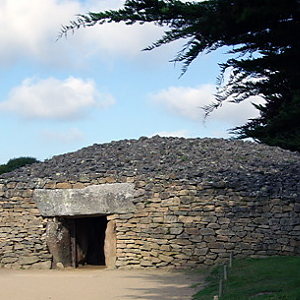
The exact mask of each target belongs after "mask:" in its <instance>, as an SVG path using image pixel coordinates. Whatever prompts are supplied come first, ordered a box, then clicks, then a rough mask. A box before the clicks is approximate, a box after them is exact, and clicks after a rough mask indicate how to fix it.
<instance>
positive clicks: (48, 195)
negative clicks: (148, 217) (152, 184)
mask: <svg viewBox="0 0 300 300" xmlns="http://www.w3.org/2000/svg"><path fill="white" fill-rule="evenodd" d="M133 195H134V186H133V184H130V183H112V184H102V185H91V186H88V187H86V188H83V189H56V190H43V189H36V190H35V191H34V193H33V199H34V201H35V202H36V204H37V206H38V209H39V210H40V212H41V214H42V215H43V216H45V217H55V216H80V215H99V214H104V215H108V214H114V213H126V212H130V211H133V210H134V205H133V203H132V200H133Z"/></svg>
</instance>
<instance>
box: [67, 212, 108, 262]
mask: <svg viewBox="0 0 300 300" xmlns="http://www.w3.org/2000/svg"><path fill="white" fill-rule="evenodd" d="M106 226H107V219H106V216H98V217H83V218H76V219H73V226H72V227H73V228H72V230H71V252H72V265H73V266H74V267H78V266H79V265H105V255H104V241H105V230H106Z"/></svg>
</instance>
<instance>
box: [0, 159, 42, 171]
mask: <svg viewBox="0 0 300 300" xmlns="http://www.w3.org/2000/svg"><path fill="white" fill-rule="evenodd" d="M35 162H38V160H37V159H36V158H33V157H19V158H12V159H10V160H9V161H8V163H7V164H4V165H0V174H3V173H8V172H11V171H13V170H15V169H18V168H21V167H23V166H25V165H29V164H33V163H35Z"/></svg>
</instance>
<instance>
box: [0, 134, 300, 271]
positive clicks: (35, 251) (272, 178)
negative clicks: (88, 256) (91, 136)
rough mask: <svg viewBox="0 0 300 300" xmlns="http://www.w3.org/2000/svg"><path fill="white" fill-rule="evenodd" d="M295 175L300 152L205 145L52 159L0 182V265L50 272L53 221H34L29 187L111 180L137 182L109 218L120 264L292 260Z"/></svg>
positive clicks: (134, 146) (154, 142) (149, 145)
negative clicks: (128, 203) (123, 207)
mask: <svg viewBox="0 0 300 300" xmlns="http://www.w3.org/2000/svg"><path fill="white" fill-rule="evenodd" d="M248 153H250V154H251V155H248ZM299 170H300V160H299V155H297V154H294V153H291V152H288V151H284V150H281V149H278V148H270V147H265V146H261V145H255V144H251V143H242V142H240V143H238V142H232V143H231V142H229V141H222V140H211V141H209V140H207V139H205V140H201V139H191V140H185V139H162V138H158V137H155V138H153V139H145V138H142V139H140V140H138V141H120V142H115V143H111V144H108V145H98V146H97V145H94V146H92V147H90V148H86V149H82V150H80V151H78V152H75V153H71V154H66V155H63V156H58V157H55V158H53V159H52V160H49V161H46V162H44V163H41V164H36V165H33V166H32V167H25V168H22V169H20V170H18V171H16V172H13V173H10V174H6V175H4V176H2V177H1V178H0V267H5V268H50V267H51V263H52V260H53V258H52V255H51V253H50V252H49V249H48V247H47V243H46V237H45V234H46V226H47V222H48V221H51V220H52V219H51V218H49V219H47V218H43V217H42V216H41V214H40V212H39V210H38V208H37V206H36V203H35V202H34V200H33V192H34V190H35V189H48V190H55V189H83V188H85V187H87V186H91V185H102V184H113V183H131V184H133V185H134V199H133V200H132V201H133V204H134V210H133V211H132V212H130V213H120V214H110V215H108V219H109V221H113V223H111V224H115V229H114V230H115V231H116V245H117V247H116V260H115V264H116V267H117V268H138V267H143V268H158V267H171V268H183V267H197V266H210V265H213V264H216V263H220V262H222V261H223V260H224V259H226V258H227V257H228V256H229V255H230V253H231V252H232V253H233V254H234V255H235V256H240V257H248V256H267V255H299V254H300V175H299Z"/></svg>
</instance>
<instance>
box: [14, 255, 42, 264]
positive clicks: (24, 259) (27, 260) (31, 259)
mask: <svg viewBox="0 0 300 300" xmlns="http://www.w3.org/2000/svg"><path fill="white" fill-rule="evenodd" d="M38 261H39V258H38V257H36V256H21V257H19V260H18V263H19V264H20V265H32V264H34V263H37V262H38Z"/></svg>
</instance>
